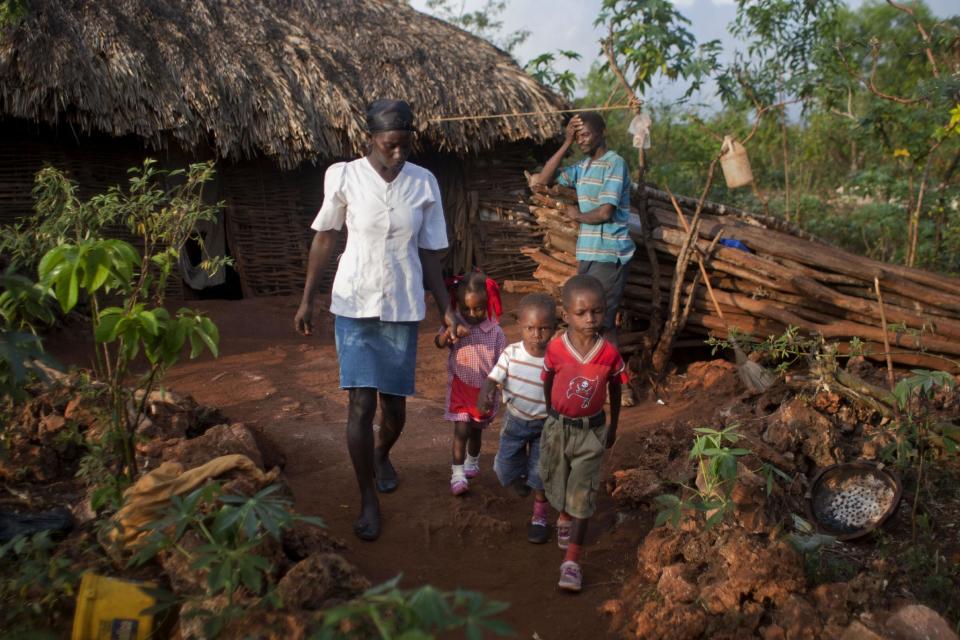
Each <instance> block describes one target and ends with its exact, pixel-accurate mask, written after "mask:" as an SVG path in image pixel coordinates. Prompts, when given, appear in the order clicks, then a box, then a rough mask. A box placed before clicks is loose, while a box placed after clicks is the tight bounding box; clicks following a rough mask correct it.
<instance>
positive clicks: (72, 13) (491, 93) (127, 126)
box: [0, 0, 561, 295]
mask: <svg viewBox="0 0 960 640" xmlns="http://www.w3.org/2000/svg"><path fill="white" fill-rule="evenodd" d="M379 97H403V98H405V99H407V100H409V101H410V102H411V103H412V104H413V106H414V109H415V110H416V112H417V115H418V119H419V121H420V122H421V123H423V125H424V126H423V127H422V130H421V132H420V136H419V137H418V140H419V142H418V148H417V151H416V154H415V158H414V161H416V162H419V163H421V164H424V165H426V166H428V167H429V168H431V169H433V170H434V171H435V172H436V173H437V175H438V178H439V179H440V182H441V185H442V186H443V188H444V192H445V198H446V206H447V211H448V221H449V223H450V224H451V227H452V228H451V231H452V233H453V234H454V236H455V237H456V238H457V240H458V241H459V242H457V243H456V251H455V252H454V255H452V256H451V258H450V259H451V264H452V266H453V267H454V268H458V267H462V266H463V265H466V264H469V263H470V262H472V261H479V262H483V261H484V260H485V254H484V253H483V249H484V247H485V246H490V245H492V244H496V243H492V242H491V241H490V240H489V239H485V237H484V234H494V235H496V234H497V233H501V234H503V235H506V232H502V231H499V230H498V227H497V221H496V218H497V217H499V216H502V215H508V216H509V211H507V210H509V209H510V208H511V207H512V206H513V205H512V204H511V201H512V200H515V199H514V198H512V197H509V196H507V195H505V194H507V193H509V192H510V191H511V190H512V189H518V190H520V189H522V187H523V185H522V184H517V182H518V180H521V181H522V173H521V171H520V167H521V166H522V165H523V163H524V162H525V160H523V159H521V160H517V158H520V157H521V156H524V155H526V154H529V153H530V151H531V149H533V148H535V147H536V146H537V145H540V144H542V143H544V142H547V141H548V140H550V139H552V138H554V137H556V136H558V135H559V134H560V132H561V129H560V120H559V118H557V117H545V116H538V117H522V118H510V119H485V120H483V119H481V120H467V121H459V122H445V123H437V122H431V119H433V118H437V117H439V116H444V115H449V114H489V113H505V112H529V111H543V110H551V109H556V108H558V107H560V106H561V101H560V99H559V98H557V97H556V96H555V95H553V94H552V93H550V92H549V91H548V90H546V89H545V88H544V87H542V86H541V85H539V84H538V83H537V82H535V81H534V80H533V79H532V78H530V77H529V76H527V75H526V74H525V73H524V72H523V71H522V70H521V69H520V68H519V67H518V66H517V65H516V63H515V62H514V61H513V60H512V59H511V58H510V56H508V55H507V54H506V53H504V52H502V51H500V50H498V49H497V48H496V47H494V46H492V45H490V44H489V43H487V42H486V41H484V40H481V39H479V38H476V37H474V36H472V35H470V34H468V33H466V32H464V31H462V30H460V29H458V28H456V27H454V26H451V25H449V24H447V23H445V22H442V21H440V20H437V19H434V18H432V17H429V16H426V15H423V14H421V13H418V12H417V11H415V10H413V9H412V8H410V7H409V6H407V5H406V4H405V3H403V2H400V1H399V0H354V1H352V2H340V1H336V0H298V1H297V2H286V1H284V0H229V1H228V0H118V1H116V2H85V1H83V0H30V2H28V3H27V13H26V15H25V16H23V17H22V18H21V19H20V20H19V21H17V22H16V23H15V24H13V25H8V26H7V27H5V28H0V222H3V223H9V222H10V221H12V220H14V219H16V218H17V217H19V216H21V215H23V214H25V213H27V212H29V211H30V209H31V207H32V199H31V195H30V191H31V187H32V179H33V175H34V173H35V172H36V171H37V170H38V169H39V168H41V166H43V165H44V164H53V165H55V166H58V167H61V168H65V169H67V170H68V171H69V172H70V173H71V174H72V176H73V177H74V178H75V179H76V180H77V181H78V182H79V184H80V185H81V189H82V190H83V191H84V192H87V193H91V192H96V191H100V190H102V189H104V188H105V187H107V186H108V185H112V184H116V183H118V182H122V181H123V180H125V171H126V169H127V168H128V167H130V166H134V165H137V164H139V163H140V162H141V160H142V158H143V157H145V156H147V155H149V156H152V157H159V158H160V159H161V161H162V162H164V163H166V164H169V165H183V164H184V163H185V162H187V161H191V160H202V159H210V158H214V159H216V160H217V161H218V169H219V170H218V179H217V184H216V185H215V189H216V193H215V194H213V196H214V197H216V198H217V199H222V200H224V201H225V202H226V208H225V210H224V216H223V217H224V221H223V222H224V225H225V235H226V245H227V247H228V251H229V253H230V254H231V255H232V256H233V257H234V259H235V260H236V271H237V274H238V275H239V279H240V282H241V284H242V289H243V293H244V294H245V295H269V294H285V293H295V292H297V291H298V290H299V289H300V288H301V287H302V278H303V274H304V269H305V259H306V251H307V241H308V239H309V231H308V228H307V226H308V223H309V221H310V219H311V217H312V216H313V214H314V212H315V211H316V209H317V208H318V206H319V203H320V201H321V199H322V193H321V188H322V182H323V181H322V175H323V171H324V170H325V168H326V166H327V165H329V164H330V163H331V162H333V161H336V160H339V159H344V158H350V157H355V156H356V154H358V153H360V152H361V149H362V147H363V145H364V131H363V108H364V105H365V104H366V103H367V102H369V101H370V100H372V99H375V98H379ZM491 186H495V187H496V189H488V188H487V187H491ZM520 209H521V210H523V207H520ZM491 213H492V214H493V215H491ZM521 213H522V211H521ZM481 220H484V221H485V222H484V223H483V224H479V221H481ZM491 264H492V266H494V267H496V268H498V269H500V270H501V271H502V273H500V274H499V275H501V276H507V275H510V271H511V269H513V268H514V265H512V263H510V261H509V260H499V261H498V260H493V263H491ZM520 268H525V269H527V270H528V271H529V269H528V265H526V264H524V265H523V266H522V267H520Z"/></svg>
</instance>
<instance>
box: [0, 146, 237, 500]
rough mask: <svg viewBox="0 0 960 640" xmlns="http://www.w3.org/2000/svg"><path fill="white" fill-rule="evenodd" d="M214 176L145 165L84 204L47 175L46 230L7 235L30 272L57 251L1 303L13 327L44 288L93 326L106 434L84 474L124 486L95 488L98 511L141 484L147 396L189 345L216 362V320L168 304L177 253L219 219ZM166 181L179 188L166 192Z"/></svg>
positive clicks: (41, 202)
mask: <svg viewBox="0 0 960 640" xmlns="http://www.w3.org/2000/svg"><path fill="white" fill-rule="evenodd" d="M212 175H213V166H212V164H211V163H203V164H194V165H191V166H190V167H189V168H188V169H186V170H176V171H162V170H160V169H158V168H157V166H156V163H155V162H154V161H152V160H147V161H145V162H144V164H143V166H142V167H139V168H134V169H131V170H130V180H129V184H128V185H127V187H126V188H121V187H119V186H116V187H112V188H110V189H109V190H108V191H107V192H106V193H104V194H100V195H97V196H94V197H93V198H91V199H89V200H86V201H82V200H80V199H79V197H78V196H77V189H76V185H74V184H73V183H72V182H71V181H70V180H69V179H68V178H67V177H66V176H64V175H63V174H62V173H60V172H58V171H57V170H55V169H52V168H47V169H44V170H43V171H42V172H41V174H40V175H39V176H38V179H37V187H36V189H35V191H34V193H35V196H36V200H37V219H38V221H39V220H42V223H39V224H38V226H37V227H36V229H34V231H33V232H32V233H31V232H29V231H28V230H24V229H19V230H17V232H16V234H14V236H10V235H8V236H6V240H5V245H4V249H5V255H9V256H11V264H12V265H14V266H16V265H18V264H19V265H21V266H22V265H24V264H25V260H26V257H25V256H27V255H29V252H30V251H32V250H35V249H36V248H44V247H50V248H49V249H47V250H46V251H45V253H43V257H42V258H41V259H40V263H39V265H38V268H37V270H38V274H39V287H38V288H31V287H28V286H27V285H28V284H29V283H25V282H24V283H19V288H18V289H17V292H16V294H15V295H14V294H13V293H10V292H11V291H12V290H10V289H8V291H7V292H5V293H4V295H5V296H7V294H8V293H9V294H10V295H9V296H8V297H7V298H6V299H5V298H2V297H0V313H2V314H3V317H4V320H5V321H6V322H8V323H9V322H13V321H16V320H17V314H16V312H15V311H16V309H21V308H26V307H27V306H28V303H31V304H33V307H36V308H35V309H34V315H36V310H37V309H42V308H43V307H42V305H41V306H37V303H36V301H35V300H34V296H33V294H34V293H35V292H36V291H38V290H39V291H41V292H43V293H44V295H48V296H51V297H52V298H53V299H54V300H55V301H56V303H57V305H58V306H59V308H60V310H61V311H62V312H63V313H64V314H67V313H70V312H72V311H74V310H83V311H84V312H85V313H87V314H88V315H89V318H90V323H91V328H92V334H93V335H92V338H93V342H94V345H95V347H94V360H95V365H94V368H95V373H96V377H97V378H98V379H99V380H100V381H101V382H103V383H104V384H105V391H104V394H105V396H106V399H107V406H108V411H107V413H108V418H109V420H108V423H109V427H108V429H107V431H106V432H105V433H103V434H101V436H102V437H101V438H100V439H99V440H100V444H101V445H103V446H101V447H99V448H98V449H97V451H98V452H99V453H98V455H99V456H101V457H102V460H100V461H99V462H98V464H87V465H85V468H87V469H101V473H100V475H102V476H103V478H102V479H103V480H106V479H107V476H111V477H112V478H113V479H114V480H115V479H116V478H120V479H121V481H120V482H119V483H118V482H114V481H111V482H104V483H102V484H101V483H96V482H95V484H101V486H100V488H99V489H98V490H97V491H96V492H95V494H94V499H93V502H94V505H93V506H94V508H100V507H102V506H104V505H110V506H114V507H115V506H117V504H118V502H119V498H120V492H121V491H122V489H123V488H124V486H125V485H126V484H127V483H129V482H130V481H131V480H132V479H133V477H134V476H135V474H136V462H135V458H134V444H135V442H134V438H135V433H136V428H137V426H138V425H139V424H140V422H141V421H142V420H143V412H144V407H145V405H146V403H147V401H148V399H149V396H150V392H151V391H152V390H153V389H155V388H156V386H157V384H158V383H159V381H160V380H161V379H162V378H163V375H164V374H165V373H166V371H167V370H168V369H169V368H170V367H171V366H172V365H173V364H175V363H176V362H177V361H178V360H179V359H180V357H181V355H182V352H183V351H184V347H185V346H186V345H189V354H190V357H191V358H195V357H197V356H199V355H200V354H201V353H202V352H203V351H205V350H206V351H210V352H211V353H212V354H213V355H214V356H216V355H217V352H218V343H219V333H218V331H217V327H216V325H214V323H213V322H212V321H211V320H210V319H209V318H207V317H206V316H204V315H203V314H201V313H199V312H197V311H194V310H192V309H189V308H185V307H184V308H180V309H178V310H177V311H176V312H170V311H168V309H167V308H166V307H165V306H164V304H163V303H164V297H165V293H166V287H167V283H168V280H169V278H170V276H171V274H172V273H173V271H174V267H175V265H176V263H177V260H178V258H179V252H180V250H181V248H182V247H183V245H184V243H185V242H186V241H187V240H188V239H189V238H190V237H191V234H193V229H194V227H195V225H196V223H197V222H199V221H201V220H212V219H213V218H214V217H215V216H216V215H217V210H218V206H219V205H214V206H211V205H207V204H205V203H204V201H203V197H202V188H203V185H204V183H206V182H207V181H208V180H210V178H211V177H212ZM162 181H170V182H177V184H176V186H173V187H171V188H163V187H161V186H160V185H161V182H162ZM116 226H122V227H124V228H126V230H127V231H128V232H129V234H130V235H131V236H133V237H134V238H136V239H137V241H138V244H139V245H140V248H139V250H138V248H136V247H134V246H133V245H132V244H130V243H129V242H126V241H124V240H120V239H116V238H105V237H103V235H102V234H104V232H105V230H106V229H108V228H111V227H116ZM198 240H199V239H198ZM18 256H19V258H18ZM224 265H225V260H224V259H222V258H220V259H215V260H207V261H206V263H205V266H206V268H208V269H209V270H211V271H216V270H217V269H221V268H223V267H224ZM7 303H9V304H7ZM20 322H21V323H22V320H21V321H20ZM135 362H137V363H138V367H139V363H140V362H143V363H144V365H145V371H144V372H143V373H141V374H137V375H134V374H133V372H132V370H131V367H132V366H133V365H134V363H135ZM88 462H89V461H88Z"/></svg>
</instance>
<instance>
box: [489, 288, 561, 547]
mask: <svg viewBox="0 0 960 640" xmlns="http://www.w3.org/2000/svg"><path fill="white" fill-rule="evenodd" d="M517 323H518V324H519V325H520V335H521V338H522V339H521V341H520V342H515V343H513V344H511V345H509V346H508V347H507V348H506V349H504V351H503V353H502V354H501V355H500V359H499V360H498V361H497V365H496V366H495V367H494V368H493V371H491V372H490V374H489V376H488V377H487V379H486V380H485V381H484V384H483V387H482V388H481V389H480V397H479V400H478V403H477V408H478V409H479V410H480V411H481V412H486V411H489V408H490V403H491V399H492V396H493V392H494V391H495V390H496V388H497V387H498V386H499V387H502V388H503V400H504V402H505V403H506V405H507V412H506V416H505V419H504V424H503V428H502V430H501V431H500V448H499V450H498V451H497V457H496V459H495V460H494V462H493V469H494V471H495V472H496V474H497V477H498V478H499V479H500V483H501V484H502V485H503V486H505V487H506V486H508V485H510V486H513V487H514V488H515V489H516V490H517V493H519V494H520V495H522V496H525V495H528V494H529V493H530V491H531V490H532V491H533V516H532V518H531V519H530V524H529V526H528V527H527V540H529V541H530V542H532V543H534V544H543V543H544V542H546V541H547V539H548V537H549V530H548V527H547V515H548V509H549V504H548V503H547V497H546V494H545V493H544V490H543V481H542V480H541V479H540V472H539V470H538V465H539V461H540V433H541V431H543V422H544V420H545V419H546V417H547V406H546V404H545V402H544V397H543V383H542V382H541V380H540V375H541V372H542V371H543V356H544V354H545V353H546V348H547V343H549V342H550V339H551V338H552V337H553V334H554V331H555V330H556V327H557V308H556V304H555V303H554V301H553V298H551V297H550V296H548V295H546V294H542V293H532V294H530V295H527V296H524V298H523V299H522V300H521V301H520V306H519V308H518V310H517Z"/></svg>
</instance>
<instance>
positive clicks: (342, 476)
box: [48, 296, 715, 640]
mask: <svg viewBox="0 0 960 640" xmlns="http://www.w3.org/2000/svg"><path fill="white" fill-rule="evenodd" d="M518 299H519V297H518V296H507V297H506V299H505V305H504V306H505V308H506V309H507V310H508V311H509V310H511V309H512V308H513V307H514V306H515V304H516V302H517V300H518ZM297 302H298V301H297V300H295V299H293V298H260V299H250V300H242V301H230V302H227V301H194V302H191V306H193V307H195V308H197V309H200V310H202V311H204V312H206V313H207V314H209V315H210V317H211V318H212V319H213V320H214V321H215V322H216V323H217V325H218V326H219V328H220V334H221V340H220V348H221V353H220V357H219V358H218V359H215V360H214V359H212V358H209V357H207V358H204V359H200V360H197V361H185V362H183V363H181V364H179V365H177V366H176V367H175V368H174V369H173V370H172V371H171V372H170V374H169V375H168V376H167V379H166V382H165V385H166V386H167V387H168V388H170V389H172V390H174V391H177V392H179V393H185V394H190V395H192V396H193V397H194V398H195V399H196V400H197V402H200V403H201V404H206V405H211V406H214V407H217V408H218V409H220V410H221V411H222V412H223V413H224V414H225V415H226V416H227V417H228V418H229V419H230V420H231V421H241V422H245V423H247V424H248V425H249V426H252V427H255V428H257V429H258V430H259V432H260V433H261V435H262V436H263V439H264V440H265V441H266V442H267V443H269V444H272V445H274V446H275V447H276V449H277V451H278V452H279V453H280V454H281V455H282V456H283V457H284V458H285V461H286V464H285V467H284V470H283V473H284V477H285V479H286V481H287V482H288V483H289V485H290V487H291V488H292V490H293V493H294V495H295V499H296V507H297V509H298V510H299V511H301V512H303V513H306V514H310V515H318V516H321V517H323V518H324V520H325V521H326V523H327V526H328V528H329V530H330V532H331V533H332V534H334V535H336V536H339V537H340V538H342V539H343V540H346V541H347V543H348V545H349V550H348V551H346V552H345V553H344V555H345V556H346V557H347V559H349V560H350V561H351V562H353V563H355V564H356V565H357V566H358V567H359V568H360V569H361V570H362V571H363V572H364V573H365V574H366V576H367V577H369V578H370V580H372V581H373V582H374V583H376V582H379V581H382V580H386V579H389V578H391V577H393V576H395V575H397V574H398V573H402V574H403V582H402V585H403V586H405V587H413V586H416V585H420V584H425V583H430V584H433V585H436V586H438V587H441V588H445V589H452V588H455V587H463V588H466V589H472V590H477V591H481V592H483V593H484V594H486V595H487V596H488V597H490V598H494V599H497V600H503V601H506V602H509V603H510V605H511V606H510V609H509V610H508V611H507V612H506V613H505V614H504V616H503V617H504V618H505V619H506V620H507V621H508V622H510V623H511V624H512V625H513V626H514V627H515V629H516V631H517V632H518V637H521V638H530V637H536V636H534V634H537V635H538V636H539V637H540V638H543V640H553V639H560V638H601V637H607V636H608V632H607V629H608V625H609V619H608V618H607V617H606V616H605V615H604V614H602V613H601V612H600V611H599V607H600V605H601V604H602V603H603V602H604V601H606V600H608V599H611V598H614V597H617V596H618V594H619V593H620V590H621V588H622V585H623V583H624V582H625V581H626V580H627V579H629V577H630V576H631V575H632V574H634V573H635V567H636V552H637V546H638V545H639V543H640V542H641V541H642V539H643V536H644V535H646V533H647V532H648V531H649V529H650V528H651V526H652V513H651V512H650V511H640V512H632V513H631V514H630V515H627V514H624V515H623V516H620V517H618V513H617V509H616V505H615V503H614V500H613V499H612V498H611V497H610V496H609V494H607V492H606V491H603V492H602V494H603V495H602V496H601V498H600V501H599V510H598V513H597V515H596V517H595V518H594V520H593V522H592V526H591V529H590V531H589V535H588V540H587V547H586V549H585V557H584V561H583V567H584V572H585V585H584V591H583V592H582V593H581V594H579V595H574V596H572V595H567V594H563V593H560V592H559V591H558V590H557V588H556V582H557V577H558V568H559V565H560V562H561V560H562V557H561V552H560V550H558V549H557V547H556V545H555V544H554V541H553V540H552V539H551V541H550V543H548V544H545V545H539V546H538V545H532V544H530V543H528V542H527V541H526V523H527V519H528V518H529V514H530V499H529V498H526V499H522V498H519V497H517V496H516V495H515V494H514V493H513V491H512V490H508V489H505V488H502V487H501V486H500V484H499V482H498V481H497V479H496V476H495V474H494V473H493V469H492V464H493V457H494V454H495V453H496V449H497V442H498V438H499V429H500V420H499V419H497V420H496V421H495V422H494V424H493V425H491V427H490V429H489V430H488V432H487V433H486V434H485V436H484V446H483V453H482V456H481V465H482V472H481V475H480V476H479V477H478V478H477V479H476V480H474V481H472V482H471V487H470V493H469V494H468V495H466V496H465V497H461V498H454V497H452V496H450V494H449V490H448V480H449V472H450V471H449V464H450V442H451V426H450V425H449V423H446V422H444V421H443V420H442V414H443V408H442V405H443V401H444V392H445V385H446V364H445V363H446V352H445V351H441V350H438V349H436V348H435V347H434V346H433V335H434V332H435V330H436V327H437V320H436V316H435V315H433V316H431V317H429V318H428V319H427V320H426V321H424V322H423V323H422V325H421V331H420V344H419V347H420V351H419V354H418V356H419V357H418V366H417V389H418V395H416V396H414V397H413V398H411V399H410V400H409V402H408V405H407V406H408V409H407V427H406V430H405V433H404V434H403V436H402V437H401V439H400V441H399V444H398V445H397V447H396V448H395V449H394V453H393V454H392V458H393V460H394V463H395V465H396V467H397V469H398V471H399V473H400V479H401V484H400V488H399V489H398V490H397V492H396V493H393V494H390V495H384V496H382V497H381V507H382V511H383V514H384V530H383V535H382V536H381V538H380V539H379V540H378V541H376V542H374V543H362V542H360V541H358V540H356V538H354V536H353V534H352V529H351V525H352V523H353V520H354V519H355V518H356V515H357V503H358V495H357V489H356V483H355V480H354V477H353V470H352V467H351V466H350V462H349V457H348V454H347V449H346V442H345V438H344V428H345V419H346V410H345V401H346V394H345V393H344V392H342V391H341V390H340V389H339V388H338V386H337V382H338V377H337V360H336V352H335V350H334V345H333V334H332V319H331V318H330V317H329V316H327V318H326V319H327V321H325V322H324V324H323V325H322V327H321V328H320V330H319V331H318V332H317V333H316V334H315V335H314V336H311V337H301V336H299V335H298V334H296V333H295V332H294V330H293V316H294V313H295V311H296V305H297ZM502 324H503V326H504V330H505V332H506V334H507V337H508V339H509V340H510V341H515V340H518V339H519V330H518V329H517V327H516V326H515V325H514V322H513V320H512V318H511V316H510V315H509V313H508V314H507V315H506V316H505V317H504V319H503V322H502ZM79 332H80V328H79V327H74V328H71V330H69V332H65V333H64V334H61V335H60V336H59V337H52V338H51V340H50V341H48V347H49V348H50V350H51V352H52V353H54V354H55V355H57V356H58V357H61V358H62V359H63V360H65V361H69V362H73V363H76V364H81V365H82V364H84V363H83V362H82V361H80V360H79V359H78V358H77V357H76V356H77V354H79V353H88V352H87V351H86V350H83V349H82V345H80V344H78V343H77V342H76V341H75V340H71V339H68V338H67V335H72V336H76V335H77V333H79ZM71 356H72V357H71ZM714 407H715V404H714V403H713V402H710V401H705V398H704V397H703V396H700V397H698V398H696V399H688V400H678V401H677V402H676V403H673V402H672V403H671V404H670V405H667V406H664V405H658V404H656V402H655V400H653V399H648V400H646V401H644V402H643V403H641V404H639V405H638V406H636V407H633V408H629V409H625V410H624V412H623V415H622V417H621V427H620V438H619V440H618V442H617V444H616V446H615V447H614V449H613V450H612V452H611V453H608V454H607V459H606V461H605V465H604V479H606V478H607V477H609V475H610V473H611V471H612V470H613V469H619V468H624V467H631V466H636V462H633V461H635V460H637V459H638V456H642V455H643V452H644V448H645V444H644V434H645V432H647V431H649V430H650V429H651V428H652V427H653V426H654V425H656V424H657V423H661V422H667V421H669V422H673V421H676V420H686V419H693V418H695V417H697V416H703V418H708V417H710V416H711V415H712V412H713V410H714ZM638 513H639V514H640V516H639V517H638V516H637V514H638ZM611 637H612V636H611Z"/></svg>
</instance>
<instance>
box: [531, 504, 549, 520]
mask: <svg viewBox="0 0 960 640" xmlns="http://www.w3.org/2000/svg"><path fill="white" fill-rule="evenodd" d="M549 509H550V503H548V502H547V501H546V500H544V501H543V502H540V501H539V500H534V501H533V520H534V521H537V522H540V523H541V524H545V523H546V522H547V515H548V514H549V513H550V511H549Z"/></svg>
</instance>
